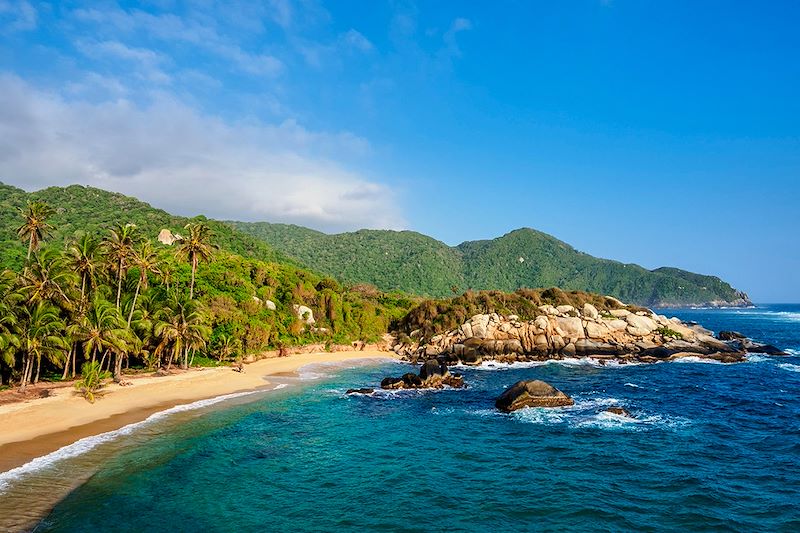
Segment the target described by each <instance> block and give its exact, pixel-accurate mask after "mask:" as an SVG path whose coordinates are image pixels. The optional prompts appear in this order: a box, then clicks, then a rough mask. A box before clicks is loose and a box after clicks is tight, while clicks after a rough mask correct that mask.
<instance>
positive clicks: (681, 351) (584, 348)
mask: <svg viewBox="0 0 800 533" xmlns="http://www.w3.org/2000/svg"><path fill="white" fill-rule="evenodd" d="M615 303H618V304H619V307H618V308H610V309H602V310H599V309H597V308H596V307H595V306H594V305H592V304H589V303H586V304H584V305H583V306H581V308H580V309H577V308H575V307H573V306H571V305H560V306H558V307H554V306H552V305H541V306H538V308H537V309H536V311H535V312H534V313H533V314H532V315H531V316H529V317H528V318H527V319H521V318H520V317H519V316H517V315H508V316H503V315H501V314H498V313H486V314H478V315H474V316H472V317H471V318H469V319H468V320H467V321H466V322H464V323H463V324H461V325H460V326H459V327H457V328H455V329H452V330H450V331H445V332H440V333H438V334H436V335H433V336H432V337H431V338H424V337H422V336H421V334H420V333H419V332H412V333H411V334H410V335H407V336H406V335H402V336H399V338H401V339H403V340H402V341H399V342H397V343H395V345H394V346H393V350H394V351H395V352H396V353H397V354H399V355H401V356H404V357H406V358H407V359H408V360H410V361H412V362H416V361H424V360H427V359H437V360H438V361H439V362H440V363H445V364H450V365H452V364H458V363H461V364H466V365H479V364H481V363H482V362H483V361H485V360H489V359H491V360H495V361H500V362H508V363H511V362H516V361H536V360H547V359H560V358H564V357H592V358H596V359H599V360H601V361H603V360H608V359H614V360H617V361H619V362H621V363H625V362H649V363H652V362H657V361H660V360H667V359H676V358H681V357H687V356H699V357H705V358H710V359H716V360H719V361H722V362H726V363H731V362H739V361H743V360H744V359H745V356H746V354H747V353H748V352H756V351H762V353H769V354H772V353H774V354H776V355H779V354H783V352H781V351H780V350H779V349H778V348H775V347H774V346H766V345H756V344H754V343H752V342H750V341H749V340H747V339H742V338H740V337H738V336H734V335H732V334H730V332H728V334H727V335H725V336H721V338H722V339H724V340H720V339H718V338H714V337H713V336H712V332H711V331H709V330H707V329H704V328H702V327H701V326H699V325H697V324H694V323H684V322H682V321H680V320H679V319H677V318H667V317H666V316H664V315H660V314H657V313H655V312H653V311H651V310H647V309H642V308H638V307H629V306H626V305H625V304H623V303H622V302H616V301H615Z"/></svg>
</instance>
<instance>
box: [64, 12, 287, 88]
mask: <svg viewBox="0 0 800 533" xmlns="http://www.w3.org/2000/svg"><path fill="white" fill-rule="evenodd" d="M73 15H74V16H75V18H76V19H77V20H80V21H83V22H89V23H92V24H96V25H97V30H98V31H100V32H107V33H108V34H110V35H111V34H113V35H115V36H116V35H117V34H118V33H119V32H122V33H124V34H134V33H136V32H142V33H144V34H147V35H150V36H152V37H154V38H156V39H158V40H161V41H167V42H185V43H190V44H193V45H196V46H198V47H201V48H203V49H204V50H206V51H208V52H210V53H211V54H213V55H215V56H217V57H220V58H222V59H226V60H228V61H230V62H231V64H232V65H233V66H234V67H235V68H236V69H237V70H239V71H241V72H246V73H248V74H253V75H257V76H274V75H277V74H279V73H280V72H281V71H282V70H283V62H282V61H281V60H280V59H278V58H277V57H275V56H273V55H271V54H267V53H263V52H261V51H258V52H251V51H247V50H245V49H243V48H242V47H241V46H240V45H239V44H238V43H237V42H236V39H235V38H233V37H226V36H224V35H222V34H221V33H220V32H219V31H218V30H217V28H216V27H215V26H214V24H213V22H212V21H210V20H208V17H203V21H202V22H198V21H197V20H191V19H186V18H180V17H178V16H176V15H172V14H159V15H154V14H151V13H147V12H144V11H139V10H132V11H125V10H122V9H107V10H102V11H101V10H97V9H77V10H75V11H74V12H73Z"/></svg>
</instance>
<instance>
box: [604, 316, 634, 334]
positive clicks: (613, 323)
mask: <svg viewBox="0 0 800 533" xmlns="http://www.w3.org/2000/svg"><path fill="white" fill-rule="evenodd" d="M603 323H604V324H605V325H606V327H607V328H608V329H610V330H611V331H624V330H625V329H626V328H627V327H628V323H627V322H625V321H624V320H621V319H619V318H617V319H615V320H603Z"/></svg>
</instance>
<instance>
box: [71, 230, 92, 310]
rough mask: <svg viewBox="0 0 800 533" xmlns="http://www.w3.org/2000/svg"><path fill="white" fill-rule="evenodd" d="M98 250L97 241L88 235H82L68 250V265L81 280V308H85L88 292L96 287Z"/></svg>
mask: <svg viewBox="0 0 800 533" xmlns="http://www.w3.org/2000/svg"><path fill="white" fill-rule="evenodd" d="M97 250H98V243H97V240H95V239H94V238H93V237H91V236H90V235H88V234H85V235H82V236H81V237H80V238H79V239H77V240H76V241H74V242H73V243H72V244H71V245H70V246H69V248H68V249H67V265H68V266H69V267H70V269H72V271H73V272H75V274H77V275H78V276H79V277H80V280H81V307H84V304H85V299H86V296H87V291H89V290H91V289H92V288H93V287H94V285H95V280H96V273H97Z"/></svg>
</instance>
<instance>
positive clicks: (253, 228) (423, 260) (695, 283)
mask: <svg viewBox="0 0 800 533" xmlns="http://www.w3.org/2000/svg"><path fill="white" fill-rule="evenodd" d="M226 223H228V224H230V225H232V226H233V227H235V228H236V229H238V230H240V231H243V232H246V233H249V234H250V235H253V236H255V237H258V238H260V239H262V240H264V241H265V242H267V243H269V244H270V245H271V246H273V247H274V248H275V249H276V250H279V251H282V252H283V253H285V254H287V255H290V256H291V257H294V258H295V259H296V260H298V261H299V262H301V263H302V264H305V265H307V266H309V267H310V268H313V269H315V270H318V271H320V272H324V273H326V274H328V275H331V276H333V277H336V278H339V279H341V280H343V281H346V282H351V283H357V282H362V283H372V284H374V285H376V286H377V287H378V288H379V289H382V290H402V291H405V292H409V293H412V294H418V295H420V296H425V297H432V298H437V297H444V296H447V295H450V294H456V293H459V292H463V291H464V290H501V291H506V292H511V291H514V290H517V289H520V288H536V287H559V288H561V289H564V290H585V291H591V292H599V293H602V294H609V295H612V296H615V297H617V298H619V299H621V300H623V301H629V302H631V303H635V304H638V305H648V306H654V307H684V306H746V305H752V303H751V302H750V300H749V298H748V297H747V295H746V294H745V293H743V292H741V291H738V290H736V289H734V288H733V287H731V286H730V285H729V284H728V283H726V282H724V281H723V280H721V279H720V278H718V277H717V276H708V275H703V274H696V273H693V272H689V271H686V270H681V269H678V268H674V267H659V268H657V269H653V270H648V269H645V268H644V267H642V266H639V265H637V264H634V263H622V262H620V261H615V260H612V259H603V258H597V257H594V256H592V255H590V254H587V253H585V252H581V251H579V250H577V249H575V248H574V247H573V246H572V245H570V244H569V243H566V242H564V241H561V240H559V239H558V238H556V237H553V236H552V235H548V234H546V233H544V232H541V231H539V230H536V229H533V228H518V229H515V230H512V231H509V232H508V233H506V234H504V235H502V236H500V237H497V238H495V239H482V240H475V241H464V242H462V243H460V244H458V245H456V246H449V245H447V244H445V243H443V242H441V241H439V240H437V239H435V238H433V237H430V236H427V235H424V234H422V233H419V232H415V231H409V230H404V231H395V230H363V229H362V230H357V231H353V232H344V233H336V234H327V233H323V232H320V231H317V230H311V229H309V228H304V227H303V226H297V225H293V224H292V225H290V224H275V223H269V222H237V221H226ZM376 252H377V253H376ZM354 258H358V261H355V260H354Z"/></svg>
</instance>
